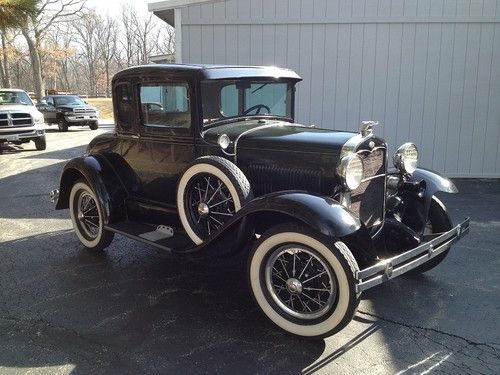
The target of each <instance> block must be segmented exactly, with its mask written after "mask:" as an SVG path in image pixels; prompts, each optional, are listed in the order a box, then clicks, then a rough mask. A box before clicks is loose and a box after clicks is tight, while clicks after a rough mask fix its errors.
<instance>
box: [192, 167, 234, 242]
mask: <svg viewBox="0 0 500 375" xmlns="http://www.w3.org/2000/svg"><path fill="white" fill-rule="evenodd" d="M185 207H186V209H187V211H188V212H187V213H188V215H187V216H188V220H189V221H190V225H191V227H192V228H193V229H194V230H195V231H196V232H197V234H198V235H200V236H201V237H203V238H207V237H209V236H211V235H212V234H214V233H215V232H217V231H218V230H219V229H221V228H222V227H223V226H224V224H225V223H226V222H227V221H228V220H229V219H231V217H233V216H234V214H235V212H236V209H235V204H234V198H233V197H232V196H231V193H230V191H229V188H228V187H227V186H226V185H225V184H224V182H223V181H222V180H221V179H219V178H218V177H216V176H214V175H211V174H209V173H200V174H198V175H196V176H195V177H194V178H192V179H191V181H190V183H189V185H188V188H187V189H186V197H185Z"/></svg>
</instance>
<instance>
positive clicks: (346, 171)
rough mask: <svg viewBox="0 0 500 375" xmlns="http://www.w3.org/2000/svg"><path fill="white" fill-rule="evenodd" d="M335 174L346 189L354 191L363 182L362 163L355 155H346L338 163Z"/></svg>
mask: <svg viewBox="0 0 500 375" xmlns="http://www.w3.org/2000/svg"><path fill="white" fill-rule="evenodd" d="M337 172H338V174H339V176H340V177H341V178H342V181H343V183H344V186H345V187H346V188H348V189H349V190H356V189H357V188H358V187H359V185H361V181H362V180H363V161H362V160H361V158H360V157H359V156H358V155H356V154H350V155H347V156H345V157H344V158H342V160H341V161H340V165H339V168H338V171H337Z"/></svg>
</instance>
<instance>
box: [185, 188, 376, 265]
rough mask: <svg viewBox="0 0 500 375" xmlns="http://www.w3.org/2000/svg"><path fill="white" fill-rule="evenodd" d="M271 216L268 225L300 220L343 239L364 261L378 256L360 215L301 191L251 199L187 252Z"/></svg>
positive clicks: (333, 236)
mask: <svg viewBox="0 0 500 375" xmlns="http://www.w3.org/2000/svg"><path fill="white" fill-rule="evenodd" d="M270 218H271V220H273V222H272V223H268V224H270V225H273V226H274V225H278V224H280V223H284V222H300V223H302V224H304V225H306V226H308V227H310V228H312V229H313V230H315V231H317V232H318V234H321V235H323V236H324V237H325V238H327V239H330V240H332V241H334V240H337V239H341V240H343V241H344V242H346V243H347V245H348V246H349V248H350V249H351V251H352V252H353V254H354V256H355V257H356V260H359V261H360V262H361V263H365V262H369V261H371V260H373V259H375V258H376V254H375V252H374V250H373V244H372V240H371V237H370V234H369V232H368V230H367V229H366V227H365V226H364V224H363V223H362V222H361V221H360V220H359V218H358V217H356V216H355V215H353V214H352V213H351V212H350V211H349V210H347V209H346V208H345V207H343V206H342V205H340V204H339V203H338V202H337V201H335V200H333V199H331V198H329V197H322V196H319V195H313V194H309V193H307V192H302V191H283V192H275V193H271V194H267V195H264V196H261V197H258V198H256V199H254V200H252V201H251V202H249V203H248V204H247V205H245V206H244V207H243V208H242V209H241V210H240V211H238V212H237V213H236V215H235V216H234V217H233V218H232V219H231V220H230V221H229V222H228V223H226V227H225V229H224V230H222V231H221V232H220V233H219V234H218V235H217V236H215V237H213V238H211V239H210V240H209V241H206V242H204V243H203V244H201V245H200V246H197V247H195V248H193V249H190V250H189V251H188V252H189V253H197V252H199V253H204V252H200V250H202V249H203V248H206V247H209V246H210V245H213V244H215V243H216V242H219V241H225V240H229V241H234V239H235V237H236V234H237V233H240V232H242V228H241V226H242V225H254V224H258V223H260V222H262V221H264V220H267V221H269V219H270ZM213 248H220V246H213ZM226 248H227V246H226ZM183 252H184V253H185V251H183Z"/></svg>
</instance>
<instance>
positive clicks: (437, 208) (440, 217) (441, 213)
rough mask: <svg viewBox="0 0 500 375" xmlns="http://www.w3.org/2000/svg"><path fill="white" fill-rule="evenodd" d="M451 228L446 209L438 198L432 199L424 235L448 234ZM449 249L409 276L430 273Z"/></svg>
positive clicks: (414, 270) (411, 272)
mask: <svg viewBox="0 0 500 375" xmlns="http://www.w3.org/2000/svg"><path fill="white" fill-rule="evenodd" d="M452 228H453V224H452V222H451V219H450V216H449V215H448V213H447V212H446V207H445V205H444V204H443V202H441V201H440V200H439V199H438V198H436V197H432V201H431V207H430V208H429V215H428V216H427V223H426V225H425V230H424V235H426V234H435V233H443V232H448V231H449V230H451V229H452ZM449 251H450V249H448V250H446V251H444V252H443V253H441V254H439V255H438V256H436V257H434V258H432V259H431V260H429V261H428V262H426V263H424V264H422V265H420V266H418V267H417V268H415V269H413V270H411V271H410V272H409V274H411V275H419V274H421V273H424V272H427V271H430V270H431V269H433V268H434V267H436V266H437V265H438V264H440V263H441V262H442V261H443V260H444V258H446V256H447V255H448V253H449Z"/></svg>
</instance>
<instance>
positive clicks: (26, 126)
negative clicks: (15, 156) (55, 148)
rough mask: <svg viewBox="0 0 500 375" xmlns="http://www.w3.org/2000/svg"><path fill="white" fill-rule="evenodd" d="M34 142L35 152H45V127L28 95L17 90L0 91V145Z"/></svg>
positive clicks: (41, 117)
mask: <svg viewBox="0 0 500 375" xmlns="http://www.w3.org/2000/svg"><path fill="white" fill-rule="evenodd" d="M29 141H33V142H35V146H36V149H37V150H45V148H46V147H47V142H46V140H45V126H44V118H43V114H42V113H41V112H39V111H38V110H37V109H36V107H35V105H34V104H33V102H32V101H31V99H30V97H29V96H28V94H27V93H26V92H25V91H23V90H19V89H0V144H1V143H4V142H11V143H14V144H22V143H27V142H29Z"/></svg>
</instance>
